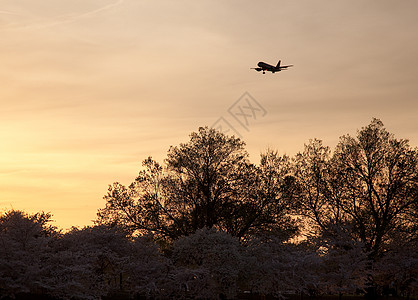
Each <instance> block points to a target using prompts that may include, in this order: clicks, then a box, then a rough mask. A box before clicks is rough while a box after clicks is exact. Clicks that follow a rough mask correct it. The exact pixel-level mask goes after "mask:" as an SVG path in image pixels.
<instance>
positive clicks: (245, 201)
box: [0, 119, 418, 299]
mask: <svg viewBox="0 0 418 300" xmlns="http://www.w3.org/2000/svg"><path fill="white" fill-rule="evenodd" d="M417 162H418V150H417V149H416V148H412V147H411V146H410V145H409V142H408V141H407V140H404V139H396V138H395V137H394V135H393V134H391V133H389V132H388V131H387V130H386V129H385V128H384V125H383V123H382V122H381V121H380V120H378V119H373V120H372V121H371V123H370V124H369V125H367V126H365V127H363V128H361V129H360V130H359V131H358V132H357V134H356V136H354V137H352V136H350V135H345V136H342V137H341V138H340V141H339V143H338V144H337V146H336V147H335V149H334V150H333V151H331V149H330V148H329V147H327V146H325V145H323V143H322V141H320V140H318V139H313V140H310V141H309V143H308V144H306V145H305V147H304V150H303V151H301V152H299V153H298V154H296V155H295V156H293V157H290V156H287V155H279V153H278V152H277V151H272V150H267V151H266V152H265V153H263V154H261V157H260V162H259V164H253V163H251V162H250V160H249V156H248V153H247V152H246V150H245V143H244V142H243V141H242V140H240V139H238V138H236V137H231V136H227V135H225V134H223V133H221V132H218V131H216V130H214V129H211V128H208V127H202V128H199V130H198V131H197V132H194V133H192V134H191V135H190V140H189V141H188V142H187V143H181V144H180V145H178V146H172V147H170V149H169V151H168V153H167V158H166V159H165V161H164V162H163V164H160V163H159V162H157V161H155V160H153V159H152V158H151V157H149V158H147V159H145V160H144V161H143V164H142V166H143V168H142V169H141V170H140V172H139V174H138V176H137V177H136V179H135V180H134V181H133V182H132V183H131V184H130V185H128V186H125V185H123V184H121V183H118V182H115V183H113V184H112V185H110V186H109V189H108V192H107V194H106V195H105V196H104V200H105V206H104V208H102V209H99V210H98V213H97V219H96V220H95V224H94V226H88V227H85V228H83V229H77V228H73V229H72V230H71V231H69V232H67V233H62V232H61V231H60V230H58V229H57V228H55V227H53V226H51V225H49V224H50V223H49V221H50V220H51V215H50V214H46V213H38V214H35V215H29V214H27V213H25V212H21V211H9V212H5V213H3V215H2V216H1V218H0V226H1V227H0V245H1V246H0V247H2V248H3V249H4V251H2V252H1V254H0V260H1V269H0V273H1V275H2V276H1V278H0V293H1V294H4V295H9V296H12V295H15V294H18V293H22V292H27V293H29V292H31V293H42V294H47V295H50V296H51V297H56V298H80V299H83V298H89V297H90V298H100V297H104V296H106V295H111V294H112V293H119V294H124V295H125V296H126V297H128V296H130V297H133V296H137V297H139V296H141V297H145V298H146V297H149V298H164V299H165V298H206V299H217V298H234V297H237V295H238V294H239V293H243V292H244V291H247V292H249V293H252V294H257V295H270V296H277V297H279V296H280V295H284V294H285V293H289V292H291V293H305V294H310V295H311V296H313V295H319V294H337V295H340V296H342V295H344V294H355V293H357V294H358V293H360V294H364V295H367V296H370V297H376V296H378V295H383V294H386V295H388V294H392V295H395V294H396V295H401V296H408V297H417V296H418V282H417V278H418V244H417V241H418V239H417V232H418V230H417V229H418V228H417V227H418V164H417ZM76 291H77V292H76Z"/></svg>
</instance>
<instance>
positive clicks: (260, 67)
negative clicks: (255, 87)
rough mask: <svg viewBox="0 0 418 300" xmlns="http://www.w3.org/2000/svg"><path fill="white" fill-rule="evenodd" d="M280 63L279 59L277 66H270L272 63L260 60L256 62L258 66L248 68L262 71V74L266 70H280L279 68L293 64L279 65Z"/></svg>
mask: <svg viewBox="0 0 418 300" xmlns="http://www.w3.org/2000/svg"><path fill="white" fill-rule="evenodd" d="M280 63H281V60H279V62H278V63H277V66H272V65H269V64H266V63H265V62H262V61H260V62H259V63H258V64H257V66H258V68H250V69H254V70H256V71H257V72H260V71H263V74H266V71H270V72H272V73H275V72H280V71H281V70H286V69H287V68H289V67H293V65H288V66H280Z"/></svg>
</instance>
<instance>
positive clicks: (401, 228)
mask: <svg viewBox="0 0 418 300" xmlns="http://www.w3.org/2000/svg"><path fill="white" fill-rule="evenodd" d="M294 176H295V188H294V190H295V191H296V192H295V193H294V199H295V200H297V201H298V202H299V203H300V205H301V207H302V209H301V212H302V214H303V215H304V216H305V217H306V218H307V220H309V222H308V224H309V225H310V227H309V228H310V229H314V230H313V232H312V234H315V235H317V236H320V237H322V239H323V240H326V239H329V240H341V239H342V237H343V238H349V239H351V241H352V243H353V244H357V245H363V246H362V248H363V253H367V257H368V265H367V268H366V271H365V272H366V274H367V275H368V276H369V278H368V280H367V282H368V285H369V286H370V287H371V289H370V291H374V290H375V288H376V286H375V285H376V281H375V280H374V278H373V276H374V271H373V270H374V266H373V265H374V264H376V263H378V262H379V261H381V260H382V259H383V258H384V257H385V256H386V255H388V253H390V252H391V251H393V246H392V245H397V247H404V248H406V247H408V248H409V247H411V245H413V244H414V243H416V240H417V237H418V236H417V230H416V229H417V221H418V219H417V203H418V150H417V149H412V148H411V147H410V146H409V143H408V141H407V140H402V139H400V140H399V139H396V138H395V137H394V136H393V134H391V133H389V132H388V131H386V129H385V128H384V126H383V123H382V122H381V121H380V120H378V119H373V120H372V122H371V123H370V124H369V125H368V126H366V127H364V128H362V129H361V130H360V131H358V133H357V137H356V138H354V137H351V136H349V135H345V136H343V137H341V139H340V142H339V144H338V145H337V147H336V148H335V151H334V152H333V153H331V151H330V150H329V148H328V147H325V146H323V145H322V142H321V141H319V140H313V141H311V142H310V144H308V145H306V146H305V151H304V152H303V153H299V154H298V155H297V156H296V157H295V160H294ZM311 231H312V230H311ZM356 249H357V248H356ZM331 250H332V249H331ZM334 250H335V249H334ZM334 253H335V251H334ZM341 253H345V255H346V256H347V255H349V251H348V250H344V251H343V252H341ZM336 257H340V258H341V259H342V257H343V256H341V255H338V256H336ZM347 274H348V273H347ZM379 276H380V277H381V275H379ZM340 288H343V287H342V286H340ZM373 293H374V292H373Z"/></svg>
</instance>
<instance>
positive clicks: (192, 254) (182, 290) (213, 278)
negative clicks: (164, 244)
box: [171, 228, 244, 299]
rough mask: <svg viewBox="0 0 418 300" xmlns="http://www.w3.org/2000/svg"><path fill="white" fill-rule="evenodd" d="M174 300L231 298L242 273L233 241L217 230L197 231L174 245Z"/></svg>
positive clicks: (240, 259) (240, 256)
mask: <svg viewBox="0 0 418 300" xmlns="http://www.w3.org/2000/svg"><path fill="white" fill-rule="evenodd" d="M171 259H172V261H173V264H174V267H175V269H174V271H173V274H174V277H175V281H174V282H175V286H173V293H175V295H176V298H182V297H185V298H193V299H219V297H226V298H228V299H231V298H234V297H235V296H236V294H237V292H238V283H239V277H240V273H241V272H242V271H243V269H242V267H243V265H244V264H243V257H242V254H241V245H240V243H239V240H238V239H237V238H236V237H233V236H231V235H229V234H227V233H225V232H219V231H217V230H216V229H214V228H212V229H207V228H204V229H199V230H197V231H196V232H195V233H194V234H192V235H189V236H186V237H182V238H180V239H178V240H177V241H175V242H174V244H173V248H172V254H171Z"/></svg>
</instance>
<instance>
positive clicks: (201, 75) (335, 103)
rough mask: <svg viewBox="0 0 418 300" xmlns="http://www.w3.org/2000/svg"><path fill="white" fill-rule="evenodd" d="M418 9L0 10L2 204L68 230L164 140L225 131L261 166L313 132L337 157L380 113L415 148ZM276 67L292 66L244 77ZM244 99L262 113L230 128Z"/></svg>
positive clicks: (162, 147)
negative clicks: (209, 129)
mask: <svg viewBox="0 0 418 300" xmlns="http://www.w3.org/2000/svg"><path fill="white" fill-rule="evenodd" d="M417 8H418V3H416V2H414V1H403V2H398V1H392V0H391V1H388V0H385V1H368V2H366V3H364V2H361V3H360V2H359V3H353V2H352V3H335V2H333V1H330V0H327V1H324V2H321V4H317V3H315V4H314V3H311V2H310V1H308V0H304V1H300V2H298V3H293V2H291V1H284V2H282V3H277V2H275V1H263V2H262V3H253V2H251V1H243V2H240V5H239V6H238V5H237V4H236V3H235V2H232V1H225V2H222V3H214V2H211V1H201V2H199V3H196V2H193V1H190V0H184V1H181V2H176V3H175V4H174V3H172V2H169V1H166V0H164V1H162V0H158V1H154V2H152V3H150V2H142V1H141V2H135V1H129V0H125V1H124V0H114V1H111V0H107V1H101V2H100V3H97V1H93V0H87V1H81V2H73V1H61V2H60V3H56V2H54V1H52V0H47V1H42V2H40V1H39V2H38V1H35V2H34V1H29V0H19V1H13V2H11V3H1V4H0V18H1V19H0V20H1V22H0V30H1V32H2V34H3V39H2V40H1V41H0V45H1V48H0V49H1V50H0V60H1V63H2V66H3V68H2V70H1V71H0V77H1V78H2V81H3V88H2V89H1V90H0V99H1V100H0V101H1V104H2V109H1V111H0V138H1V140H2V143H1V144H0V145H1V146H0V178H1V180H0V185H1V186H0V209H2V210H8V209H11V208H14V209H18V210H24V211H27V212H30V213H34V212H38V211H42V210H43V211H46V212H51V213H52V215H53V219H54V220H55V225H56V226H58V227H60V228H63V229H67V228H69V227H70V226H80V227H82V226H85V225H91V224H92V222H91V220H93V219H94V218H95V216H96V212H97V210H98V209H99V208H102V207H103V206H104V204H105V201H104V200H103V199H102V197H103V196H104V195H105V194H106V191H107V186H108V185H109V184H112V183H113V182H115V181H119V182H121V183H123V184H129V183H130V182H131V181H132V180H133V179H134V178H135V176H136V175H137V173H138V172H139V170H140V168H141V162H142V160H143V159H145V158H147V157H148V156H152V157H153V158H154V159H156V160H157V161H159V162H161V163H162V162H163V159H164V158H165V155H166V153H167V150H168V148H169V147H170V146H171V145H173V146H175V145H179V144H180V143H185V142H187V141H188V136H189V134H190V133H191V132H194V131H196V130H197V129H198V128H199V127H200V126H213V125H215V124H216V125H219V124H220V123H221V122H223V123H222V124H223V126H224V128H225V125H228V124H229V125H231V126H232V127H233V128H229V129H230V132H238V134H239V135H240V138H241V139H242V140H243V141H244V142H245V143H246V149H247V151H248V152H249V154H250V160H251V161H252V162H255V163H256V162H258V159H259V154H260V152H263V151H266V150H267V149H269V148H271V149H274V150H277V151H278V152H279V153H280V154H288V155H290V156H293V155H294V154H296V153H297V152H298V151H302V150H303V145H304V144H305V143H307V142H308V141H309V139H313V138H318V139H321V140H323V142H324V145H327V146H329V147H330V148H331V150H333V148H334V147H335V145H336V144H337V143H338V140H339V138H340V137H341V136H342V135H345V134H350V135H351V136H355V135H356V132H357V130H359V129H360V128H361V127H364V126H367V125H368V124H369V123H370V121H371V120H372V118H374V117H375V118H378V119H380V120H381V121H382V122H383V124H384V125H385V128H386V129H387V130H388V131H389V132H390V133H393V134H394V135H395V137H396V138H397V139H408V140H409V141H410V145H411V147H416V146H418V123H417V121H416V115H417V112H418V102H417V101H416V99H417V96H418V84H417V78H418V62H417V61H416V56H417V54H418V40H417V39H416V32H417V29H418V20H417V19H416V16H415V12H416V9H417ZM279 60H281V62H282V64H283V65H294V66H293V67H292V68H289V69H288V70H286V71H282V72H278V73H275V74H271V73H269V72H267V73H266V74H262V72H256V71H255V70H251V69H250V68H253V67H256V66H257V63H258V62H259V61H263V62H266V63H269V64H271V65H276V64H277V62H278V61H279ZM248 95H249V96H248ZM240 101H248V102H247V103H251V104H252V105H254V107H253V108H256V110H253V111H251V112H250V111H247V113H249V114H252V113H254V115H253V116H255V115H256V114H257V115H256V116H257V117H256V118H254V117H253V118H250V117H248V119H246V118H245V117H244V119H239V116H241V117H243V115H242V114H241V115H238V114H237V110H236V109H239V107H238V106H237V105H239V103H241V102H240ZM241 108H242V107H241ZM257 109H258V110H257ZM225 121H226V122H225Z"/></svg>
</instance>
